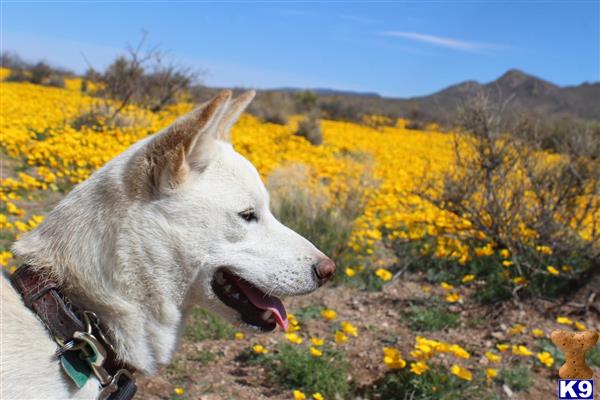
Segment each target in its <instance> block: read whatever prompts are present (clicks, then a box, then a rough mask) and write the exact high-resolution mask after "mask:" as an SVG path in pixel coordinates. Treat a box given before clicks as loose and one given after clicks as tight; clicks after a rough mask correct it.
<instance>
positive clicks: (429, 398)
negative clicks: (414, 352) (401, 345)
mask: <svg viewBox="0 0 600 400" xmlns="http://www.w3.org/2000/svg"><path fill="white" fill-rule="evenodd" d="M364 392H365V393H364V394H365V397H366V398H368V399H381V400H438V399H439V400H483V399H491V398H493V397H492V396H491V395H490V394H489V393H486V391H485V390H484V389H483V388H482V386H481V385H480V384H477V383H475V382H467V381H464V380H461V379H458V378H456V377H454V376H452V375H449V374H448V371H447V370H446V369H445V368H442V367H438V368H435V369H432V370H429V371H427V372H425V373H424V374H423V375H420V376H417V375H414V374H413V373H411V372H410V371H409V370H408V368H405V369H402V370H399V371H391V372H388V373H387V374H386V375H385V376H384V377H383V378H382V379H380V380H379V381H377V382H376V383H375V384H373V385H370V387H368V388H366V389H365V390H364Z"/></svg>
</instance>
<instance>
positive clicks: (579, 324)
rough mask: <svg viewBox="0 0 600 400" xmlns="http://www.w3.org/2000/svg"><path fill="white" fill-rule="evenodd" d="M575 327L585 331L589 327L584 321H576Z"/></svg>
mask: <svg viewBox="0 0 600 400" xmlns="http://www.w3.org/2000/svg"><path fill="white" fill-rule="evenodd" d="M575 329H577V330H578V331H585V330H586V329H587V327H586V326H585V324H584V323H581V322H579V321H575Z"/></svg>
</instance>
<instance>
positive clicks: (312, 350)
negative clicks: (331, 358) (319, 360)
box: [308, 346, 323, 357]
mask: <svg viewBox="0 0 600 400" xmlns="http://www.w3.org/2000/svg"><path fill="white" fill-rule="evenodd" d="M308 351H310V354H312V355H313V356H315V357H321V356H322V355H323V352H322V351H321V350H319V349H317V348H316V347H312V346H311V347H310V348H309V349H308Z"/></svg>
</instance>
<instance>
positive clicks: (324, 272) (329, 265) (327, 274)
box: [314, 258, 335, 286]
mask: <svg viewBox="0 0 600 400" xmlns="http://www.w3.org/2000/svg"><path fill="white" fill-rule="evenodd" d="M314 268H315V273H316V274H317V278H318V279H319V286H321V285H323V284H324V283H325V282H327V281H328V280H329V279H330V278H331V277H332V276H333V274H334V273H335V263H334V262H333V261H332V260H331V259H329V258H323V259H321V260H320V261H319V262H317V263H316V264H315V266H314Z"/></svg>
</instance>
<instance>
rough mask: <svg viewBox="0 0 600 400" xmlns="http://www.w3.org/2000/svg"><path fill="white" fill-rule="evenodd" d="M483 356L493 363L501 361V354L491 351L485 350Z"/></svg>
mask: <svg viewBox="0 0 600 400" xmlns="http://www.w3.org/2000/svg"><path fill="white" fill-rule="evenodd" d="M485 358H487V359H488V360H490V361H491V362H493V363H499V362H500V361H502V356H499V355H498V354H495V353H492V352H491V351H487V352H486V353H485Z"/></svg>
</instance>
